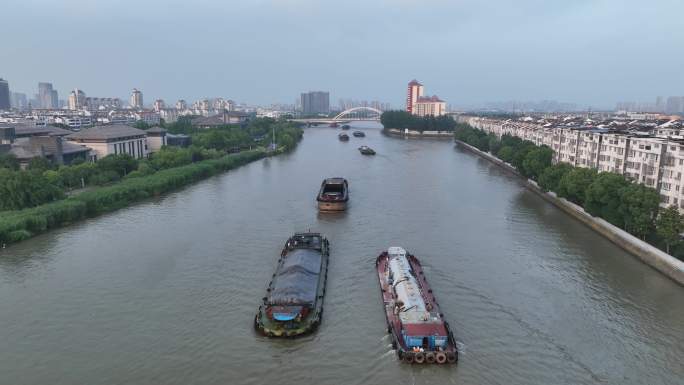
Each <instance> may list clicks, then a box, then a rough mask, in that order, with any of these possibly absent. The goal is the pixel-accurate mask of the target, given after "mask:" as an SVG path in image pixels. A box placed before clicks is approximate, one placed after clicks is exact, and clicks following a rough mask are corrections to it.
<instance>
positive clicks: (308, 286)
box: [254, 232, 330, 337]
mask: <svg viewBox="0 0 684 385" xmlns="http://www.w3.org/2000/svg"><path fill="white" fill-rule="evenodd" d="M329 255H330V250H329V243H328V240H327V239H326V238H325V237H323V236H322V235H321V234H319V233H311V232H308V233H296V234H294V235H293V236H292V237H291V238H290V239H288V240H287V243H285V247H284V248H283V250H282V252H281V254H280V259H278V267H277V269H276V272H275V273H274V274H273V276H272V279H271V282H270V283H269V285H268V289H266V296H265V297H263V299H262V304H261V306H259V311H258V312H257V315H256V316H255V318H254V327H255V328H256V330H257V331H259V332H260V333H262V334H263V335H265V336H268V337H295V336H299V335H303V334H307V333H310V332H312V331H313V330H315V329H316V328H317V327H318V325H319V324H320V322H321V317H322V316H323V297H324V296H325V284H326V280H327V277H328V258H329Z"/></svg>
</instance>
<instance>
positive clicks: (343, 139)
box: [337, 132, 349, 142]
mask: <svg viewBox="0 0 684 385" xmlns="http://www.w3.org/2000/svg"><path fill="white" fill-rule="evenodd" d="M337 138H338V139H340V140H341V141H343V142H346V141H348V140H349V135H347V134H345V133H344V132H343V133H341V134H339V135H337Z"/></svg>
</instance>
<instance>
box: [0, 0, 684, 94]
mask: <svg viewBox="0 0 684 385" xmlns="http://www.w3.org/2000/svg"><path fill="white" fill-rule="evenodd" d="M171 3H172V4H168V6H164V7H160V6H159V5H160V4H161V3H159V2H157V1H152V2H147V3H145V4H138V5H136V9H138V12H136V13H135V14H130V12H128V11H127V9H129V8H128V7H127V6H126V4H125V2H124V4H97V5H91V4H90V3H88V2H84V1H82V0H73V1H70V2H67V3H63V4H51V3H50V2H47V1H45V0H34V1H30V2H18V1H16V0H10V4H8V6H7V7H6V9H7V15H6V19H5V21H4V23H3V27H0V28H1V29H3V30H4V29H7V31H6V32H9V31H13V30H20V31H22V37H21V39H9V41H8V42H7V44H8V45H7V48H6V49H8V50H9V52H12V53H13V54H12V55H11V57H10V60H8V61H6V62H5V63H4V64H5V65H4V68H3V73H2V74H0V76H2V77H3V78H5V79H8V80H9V82H10V87H11V88H12V91H13V92H17V91H18V92H22V93H27V94H28V95H31V96H32V95H33V94H34V90H35V84H37V82H38V81H47V82H51V83H52V84H53V86H54V87H55V89H56V90H57V91H58V92H59V94H60V95H67V94H68V92H69V91H70V90H72V89H73V88H79V89H84V90H86V91H87V92H89V93H92V94H97V95H114V96H116V97H120V98H123V99H125V98H126V96H127V94H128V92H129V90H130V89H132V88H134V87H135V88H138V89H141V90H144V91H145V92H146V94H147V95H148V98H149V99H148V100H155V99H164V100H169V101H172V100H177V99H186V100H187V99H199V98H203V97H207V96H210V95H224V96H227V97H232V98H235V99H238V100H241V101H245V102H247V103H251V104H261V105H263V104H269V103H283V102H291V100H292V95H293V94H296V93H298V92H304V91H306V90H308V89H324V90H329V91H330V92H331V95H333V98H334V99H337V98H366V99H369V100H387V101H389V102H390V103H391V104H392V105H395V106H399V105H402V104H403V100H402V99H403V93H404V92H403V91H404V84H405V82H406V80H407V79H412V78H418V79H421V81H423V82H425V83H429V84H431V89H432V90H433V91H432V92H434V93H436V94H438V95H440V96H441V97H443V98H444V99H445V100H449V101H450V104H452V105H455V106H475V105H483V104H484V103H487V102H491V101H497V100H559V101H563V102H569V103H576V104H578V105H587V106H592V107H594V108H613V107H614V106H615V104H616V103H617V102H619V101H623V100H652V99H655V98H656V97H657V96H659V95H660V96H668V95H681V94H682V89H684V79H683V76H682V73H681V70H680V69H679V65H678V63H681V62H682V60H683V57H682V56H683V55H684V54H682V53H680V52H678V51H677V50H672V48H673V47H677V46H681V44H682V43H683V42H684V36H682V34H673V33H672V32H671V31H675V30H678V25H679V24H678V23H679V22H678V21H677V18H676V15H677V14H681V12H678V11H677V10H680V11H681V10H684V5H682V4H681V3H677V2H674V1H667V0H662V1H658V2H656V3H655V4H653V3H650V4H644V3H641V2H637V1H627V2H623V1H620V2H618V1H616V0H606V1H603V2H601V3H598V4H597V3H595V2H587V1H581V2H573V3H572V4H556V3H553V4H548V3H540V2H539V1H533V0H524V1H521V2H516V4H515V5H508V4H505V2H497V3H495V4H488V5H486V6H485V5H479V4H478V3H477V2H474V1H459V2H457V3H452V2H446V1H438V0H433V1H429V2H422V3H420V4H417V3H413V2H408V1H401V2H398V3H397V2H393V3H389V2H388V1H378V2H373V3H369V4H367V3H363V5H364V7H363V9H364V12H358V9H359V5H360V4H361V3H360V2H358V1H352V2H349V3H344V4H337V5H335V6H327V5H324V4H319V3H318V2H314V1H309V0H291V1H280V2H276V1H263V2H259V3H249V4H243V3H239V2H213V1H205V2H201V3H199V4H185V3H183V2H175V1H172V2H171ZM164 4H166V3H164ZM391 4H392V5H394V6H392V7H390V5H391ZM229 13H230V14H239V15H242V16H244V17H239V18H235V19H231V22H230V23H224V22H218V21H219V20H218V19H219V18H223V17H224V15H225V14H229ZM153 19H154V20H160V22H159V23H150V21H151V20H153ZM192 19H198V20H201V27H199V28H196V27H197V26H198V24H197V22H193V23H191V24H190V25H188V24H187V22H186V20H192ZM333 19H334V20H345V22H342V23H338V22H336V23H330V20H333ZM76 21H78V22H76ZM181 21H182V23H181ZM302 21H306V22H302ZM34 22H39V23H41V25H45V26H46V27H47V28H50V30H53V31H57V33H56V34H54V37H50V38H48V39H46V37H45V36H44V34H37V33H36V32H35V31H33V30H31V29H29V30H25V29H24V28H23V26H25V25H29V24H30V23H34ZM408 22H410V23H411V25H412V26H414V27H411V28H410V29H409V31H405V30H406V28H405V24H406V23H408ZM178 25H184V26H187V28H184V29H181V30H178V28H177V27H178ZM580 26H581V28H579V27H580ZM636 26H638V27H639V28H636ZM84 28H86V29H93V30H94V31H96V33H94V34H92V35H93V36H84V35H83V34H82V32H83V29H84ZM243 31H249V33H247V34H245V33H243ZM312 31H315V33H313V32H312ZM406 32H409V33H406ZM77 36H78V39H76V37H77ZM140 36H154V43H155V44H149V41H146V40H145V39H140ZM301 36H309V38H310V42H311V43H310V44H302V43H303V42H304V40H301V38H300V37H301ZM219 37H220V38H219ZM426 37H431V39H426ZM70 38H74V41H79V42H82V43H83V44H84V45H85V46H86V47H88V48H87V50H88V51H89V52H90V55H88V57H105V58H106V57H110V58H111V55H112V52H125V56H126V57H128V59H125V58H122V59H121V60H102V61H99V63H98V64H97V65H94V66H84V65H80V64H76V67H75V66H74V61H73V59H71V58H70V56H69V55H64V54H63V47H62V45H61V44H59V43H60V42H61V41H62V40H63V39H70ZM225 38H229V39H230V44H226V45H222V44H218V46H219V47H220V46H225V47H226V48H225V49H224V50H220V49H219V50H217V49H216V47H217V45H216V43H219V42H220V41H225ZM217 39H218V40H217ZM95 42H96V44H95ZM90 43H93V44H90ZM37 45H40V46H41V50H35V49H34V48H33V47H35V46H37ZM407 46H408V47H411V49H406V48H405V47H407ZM635 47H648V51H646V52H643V54H642V53H639V51H637V52H636V53H637V54H635V51H634V50H635ZM181 51H187V52H190V53H192V54H191V55H179V54H178V52H181ZM657 52H667V53H668V60H653V59H654V55H657ZM46 57H47V58H50V66H46V65H45V58H46ZM117 57H119V58H121V56H120V55H119V54H117ZM12 58H14V59H12ZM18 58H21V60H18ZM198 58H201V59H198ZM273 58H278V60H273Z"/></svg>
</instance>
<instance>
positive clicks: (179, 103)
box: [176, 99, 188, 111]
mask: <svg viewBox="0 0 684 385" xmlns="http://www.w3.org/2000/svg"><path fill="white" fill-rule="evenodd" d="M187 108H188V103H187V102H186V101H185V100H183V99H180V100H179V101H177V102H176V109H177V110H181V111H182V110H186V109H187Z"/></svg>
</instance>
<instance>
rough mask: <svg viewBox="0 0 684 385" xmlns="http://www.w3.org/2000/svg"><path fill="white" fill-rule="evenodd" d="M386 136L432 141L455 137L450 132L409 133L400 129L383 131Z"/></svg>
mask: <svg viewBox="0 0 684 385" xmlns="http://www.w3.org/2000/svg"><path fill="white" fill-rule="evenodd" d="M382 131H383V132H384V133H385V134H386V135H389V136H396V137H401V138H430V139H449V140H451V139H452V138H453V137H454V133H453V132H448V131H423V132H422V133H421V132H420V131H408V133H407V132H405V131H404V130H400V129H398V128H385V129H383V130H382Z"/></svg>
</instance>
